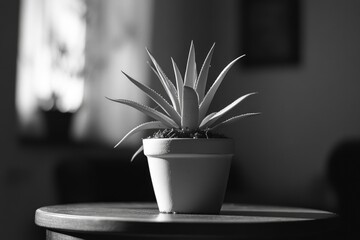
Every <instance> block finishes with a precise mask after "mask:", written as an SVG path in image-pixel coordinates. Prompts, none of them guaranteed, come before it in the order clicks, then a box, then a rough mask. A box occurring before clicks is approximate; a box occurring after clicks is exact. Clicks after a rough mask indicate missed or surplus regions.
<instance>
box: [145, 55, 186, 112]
mask: <svg viewBox="0 0 360 240" xmlns="http://www.w3.org/2000/svg"><path fill="white" fill-rule="evenodd" d="M146 51H147V53H148V55H149V56H150V59H151V61H152V62H153V64H154V66H155V68H156V71H154V72H155V73H156V74H157V76H158V78H159V80H160V82H161V84H162V85H163V87H164V89H165V92H166V93H167V95H168V96H169V98H170V101H171V103H172V105H173V106H174V108H175V110H176V111H177V112H180V103H179V101H178V100H177V96H176V91H175V92H174V91H173V90H174V88H175V87H173V86H171V84H172V83H171V81H170V80H169V79H168V78H167V76H166V75H165V73H164V71H163V70H162V69H161V67H160V65H159V64H158V63H157V61H156V60H155V58H154V57H153V55H152V54H151V53H150V51H149V50H148V49H146ZM153 70H154V69H153Z"/></svg>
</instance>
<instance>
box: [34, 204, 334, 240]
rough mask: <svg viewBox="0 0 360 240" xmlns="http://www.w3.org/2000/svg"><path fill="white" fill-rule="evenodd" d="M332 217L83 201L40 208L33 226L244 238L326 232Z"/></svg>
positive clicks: (301, 211) (288, 210) (284, 210)
mask: <svg viewBox="0 0 360 240" xmlns="http://www.w3.org/2000/svg"><path fill="white" fill-rule="evenodd" d="M336 219H337V218H336V214H334V213H331V212H327V211H321V210H315V209H305V208H293V207H275V206H257V205H237V204H224V205H223V207H222V210H221V212H220V214H218V215H201V214H166V213H159V211H158V209H157V206H156V204H153V203H87V204H85V203H84V204H68V205H55V206H48V207H42V208H39V209H37V210H36V214H35V223H36V224H37V225H38V226H41V227H44V228H47V229H50V230H60V231H72V232H74V231H76V232H93V233H94V232H95V233H96V232H97V233H99V232H100V233H103V232H106V233H110V234H117V235H119V234H120V235H121V234H123V235H201V236H204V235H205V236H206V235H209V236H210V235H211V236H214V235H215V236H217V235H219V236H220V235H221V236H226V235H231V236H233V235H236V236H237V235H239V234H240V235H241V236H247V237H249V236H250V237H251V236H252V237H253V236H266V235H268V234H271V235H283V236H286V235H287V234H289V235H294V234H304V233H309V234H311V233H316V232H319V231H327V230H331V229H332V228H333V227H334V221H335V220H336Z"/></svg>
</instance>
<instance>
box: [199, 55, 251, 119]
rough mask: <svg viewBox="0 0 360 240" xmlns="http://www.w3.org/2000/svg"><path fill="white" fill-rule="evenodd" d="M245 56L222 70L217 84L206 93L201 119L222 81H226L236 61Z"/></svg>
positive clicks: (201, 108)
mask: <svg viewBox="0 0 360 240" xmlns="http://www.w3.org/2000/svg"><path fill="white" fill-rule="evenodd" d="M244 56H245V55H241V56H240V57H238V58H236V59H235V60H233V61H232V62H230V63H229V64H228V65H227V66H226V67H225V68H224V70H222V72H221V73H220V74H219V76H218V77H217V78H216V80H215V82H214V83H213V85H212V86H211V88H210V89H209V91H208V92H207V93H206V95H205V97H204V99H203V101H202V102H201V104H200V113H199V115H200V119H201V118H204V117H205V115H206V113H207V111H208V109H209V106H210V103H211V102H212V100H213V98H214V96H215V93H216V91H217V90H218V88H219V86H220V84H221V82H222V80H223V79H224V77H225V76H226V74H227V72H228V71H229V70H230V68H231V67H232V66H233V65H234V64H235V62H236V61H238V60H239V59H240V58H242V57H244Z"/></svg>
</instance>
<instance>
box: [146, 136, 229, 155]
mask: <svg viewBox="0 0 360 240" xmlns="http://www.w3.org/2000/svg"><path fill="white" fill-rule="evenodd" d="M143 146H144V154H145V155H147V156H149V155H150V156H151V155H163V154H234V141H233V140H232V139H231V138H209V139H208V138H196V139H194V138H147V139H143Z"/></svg>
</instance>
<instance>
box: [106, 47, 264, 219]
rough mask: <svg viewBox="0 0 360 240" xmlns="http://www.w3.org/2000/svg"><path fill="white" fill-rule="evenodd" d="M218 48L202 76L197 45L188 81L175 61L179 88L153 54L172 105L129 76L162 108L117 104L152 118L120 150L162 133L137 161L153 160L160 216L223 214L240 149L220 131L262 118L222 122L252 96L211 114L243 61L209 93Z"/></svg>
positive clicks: (146, 145)
mask: <svg viewBox="0 0 360 240" xmlns="http://www.w3.org/2000/svg"><path fill="white" fill-rule="evenodd" d="M214 46H215V44H214V45H213V46H212V47H211V49H210V51H209V53H208V54H207V56H206V58H205V60H204V63H203V65H202V67H201V70H200V72H199V74H198V72H197V69H196V62H195V48H194V45H193V43H192V42H191V46H190V51H189V55H188V60H187V64H186V70H185V74H184V77H183V76H182V75H181V73H180V71H179V69H178V67H177V65H176V63H175V61H174V60H173V59H171V60H172V64H173V69H174V75H175V84H176V86H175V84H174V83H173V82H172V81H171V80H170V79H169V78H168V77H167V76H166V75H165V73H164V71H163V70H162V69H161V67H160V65H159V64H158V63H157V61H156V60H155V58H154V57H153V55H152V54H151V53H150V52H149V51H148V50H147V52H148V54H149V56H150V59H151V61H152V63H153V66H150V67H151V69H152V70H153V71H154V73H155V74H156V75H157V77H158V79H159V80H160V82H161V84H162V86H163V88H164V90H165V92H166V94H167V96H168V98H169V100H170V103H169V102H168V100H166V99H165V98H164V97H162V96H161V95H160V94H159V93H157V92H156V91H155V90H153V89H152V88H149V87H148V86H146V85H144V84H142V83H140V82H139V81H137V80H135V79H133V78H132V77H130V76H129V75H127V74H126V73H124V72H123V74H124V75H125V76H126V78H127V79H128V80H130V81H131V82H132V83H133V84H134V85H135V86H137V87H138V88H139V89H141V90H142V91H143V92H144V93H145V94H146V95H147V96H148V97H150V98H151V99H152V100H153V101H154V102H155V103H156V104H157V108H156V109H154V108H150V107H148V106H145V105H142V104H140V103H137V102H134V101H131V100H127V99H111V98H108V99H109V100H112V101H114V102H117V103H121V104H124V105H128V106H130V107H132V108H135V109H137V110H139V111H141V112H143V113H144V114H146V115H148V116H150V117H151V118H153V119H154V121H150V122H145V123H143V124H141V125H139V126H137V127H135V128H133V129H132V130H131V131H129V132H128V133H127V134H126V135H125V136H124V137H123V138H122V139H121V140H120V141H119V142H118V143H117V144H116V145H115V147H117V146H118V145H120V144H121V143H122V142H123V141H125V140H126V139H127V138H128V137H129V136H131V135H133V134H135V133H137V132H139V131H143V130H148V129H153V130H157V132H155V133H154V135H153V136H152V137H150V138H147V139H143V144H142V145H141V147H140V148H139V149H138V150H137V151H136V152H135V154H134V155H133V157H132V159H131V161H132V160H133V159H134V158H135V157H136V156H137V155H138V154H139V153H140V152H141V151H144V154H145V155H146V156H147V158H148V164H149V170H150V175H151V180H152V184H153V188H154V192H155V196H156V201H157V204H158V208H159V211H160V212H165V213H205V214H214V213H219V211H220V209H221V205H222V202H223V199H224V194H225V191H226V185H227V181H228V175H229V170H230V165H231V159H232V156H233V154H234V146H233V145H234V143H233V141H232V140H231V139H229V138H225V137H224V136H222V135H221V134H218V130H219V129H221V128H223V127H225V126H227V125H228V124H231V123H234V122H236V121H238V120H240V119H243V118H247V117H251V116H255V115H258V114H259V113H244V114H241V115H236V116H233V117H231V118H228V119H226V120H222V117H223V116H224V115H225V114H226V113H228V112H229V111H230V110H232V109H233V108H234V107H235V106H237V105H238V104H239V103H241V102H242V101H243V100H244V99H246V98H247V97H249V96H251V95H253V94H255V93H249V94H246V95H243V96H241V97H239V98H237V99H236V100H235V101H233V102H232V103H230V104H229V105H227V106H226V107H224V108H223V109H221V110H219V111H217V112H213V113H210V114H208V113H207V112H208V110H209V106H210V104H211V102H212V100H213V98H214V96H215V93H216V91H217V90H218V88H219V86H220V84H221V82H222V81H223V79H224V77H225V76H226V74H227V72H228V71H229V70H230V68H231V67H232V66H233V65H234V64H235V63H236V62H237V61H238V60H239V59H241V58H242V57H244V56H245V55H242V56H240V57H238V58H236V59H235V60H233V61H232V62H230V63H229V64H228V65H227V66H226V67H225V68H224V69H223V70H222V71H221V73H220V74H219V75H218V77H217V78H216V79H215V81H214V82H213V84H212V85H211V87H210V88H209V90H208V91H207V92H206V85H207V78H208V72H209V68H210V62H211V58H212V55H213V51H214Z"/></svg>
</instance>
